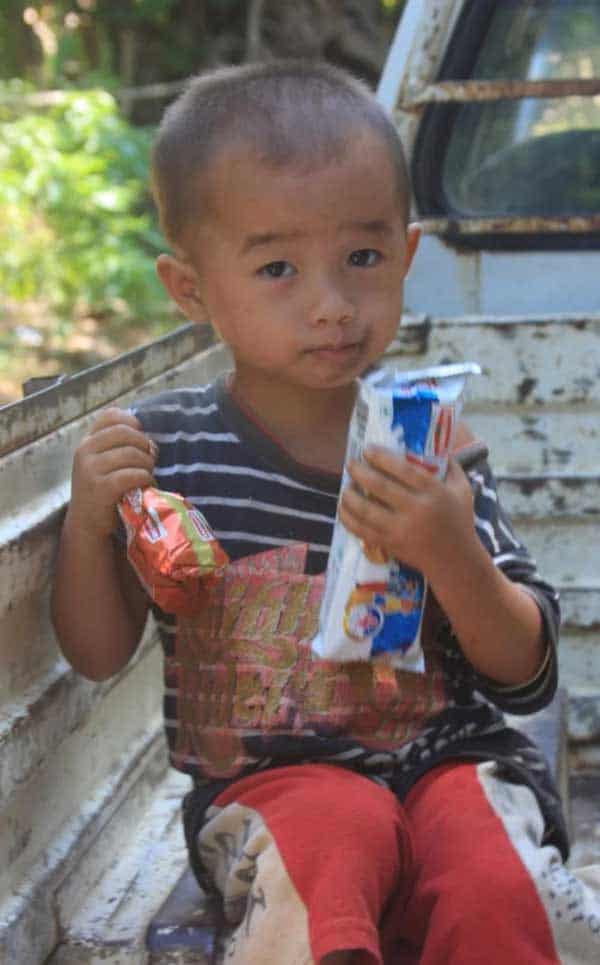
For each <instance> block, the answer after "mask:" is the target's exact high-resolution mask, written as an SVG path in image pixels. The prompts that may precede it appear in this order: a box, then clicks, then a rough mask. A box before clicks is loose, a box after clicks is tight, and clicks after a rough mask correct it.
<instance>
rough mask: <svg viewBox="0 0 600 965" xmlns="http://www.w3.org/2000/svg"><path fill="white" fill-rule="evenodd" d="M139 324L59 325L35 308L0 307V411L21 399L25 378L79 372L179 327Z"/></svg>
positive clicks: (86, 319)
mask: <svg viewBox="0 0 600 965" xmlns="http://www.w3.org/2000/svg"><path fill="white" fill-rule="evenodd" d="M182 321H183V319H182V318H181V317H180V316H177V315H176V314H175V313H173V319H172V322H171V321H165V320H161V321H156V322H153V323H150V324H148V323H145V322H144V321H141V320H133V319H127V318H126V317H124V316H123V315H112V316H107V317H97V316H93V317H92V316H83V317H80V318H77V319H75V320H74V321H73V322H69V323H65V322H64V321H61V320H60V319H58V318H56V317H55V316H53V315H52V314H51V313H50V312H48V311H47V310H46V309H45V307H44V306H43V305H40V304H37V303H36V304H29V305H23V304H19V305H18V306H17V305H14V304H9V303H6V302H5V303H4V304H3V305H2V306H1V307H0V406H2V405H6V404H7V403H10V402H16V401H17V400H18V399H21V398H22V395H23V393H22V385H23V383H24V382H25V381H26V380H27V379H30V378H33V377H36V376H44V375H63V374H72V373H74V372H79V371H81V370H82V369H85V368H89V367H90V366H92V365H97V364H98V363H99V362H104V361H106V360H107V359H111V358H114V357H115V356H116V355H120V354H121V353H122V352H126V351H128V350H129V349H133V348H137V347H138V346H139V345H143V344H144V343H146V342H149V341H152V339H155V338H158V337H159V336H160V335H163V334H165V332H167V331H168V330H169V328H172V327H173V328H174V327H175V326H176V325H180V324H181V323H182Z"/></svg>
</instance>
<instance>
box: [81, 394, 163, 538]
mask: <svg viewBox="0 0 600 965" xmlns="http://www.w3.org/2000/svg"><path fill="white" fill-rule="evenodd" d="M157 455H158V449H157V447H156V444H155V443H154V442H153V441H152V440H151V439H149V438H148V436H146V435H144V433H143V432H142V430H141V426H140V423H139V422H138V420H137V419H136V418H135V416H133V415H131V413H129V412H125V411H124V410H123V409H118V408H116V407H111V408H110V409H106V410H105V411H104V412H102V414H101V415H100V416H99V417H98V418H97V419H96V421H95V422H94V424H93V426H92V429H91V432H90V434H89V435H88V436H86V438H85V439H84V440H83V442H82V443H81V444H80V446H79V447H78V449H77V451H76V453H75V458H74V460H73V481H72V488H71V503H70V506H69V517H70V523H71V524H72V525H73V526H76V527H77V529H78V531H79V532H80V533H83V534H84V535H89V536H91V537H94V538H98V537H105V536H108V535H109V534H110V533H111V532H113V530H114V528H115V526H116V524H117V509H116V506H117V503H118V501H119V499H120V498H121V496H122V495H123V494H124V493H126V492H127V490H129V489H133V488H134V487H136V486H149V485H151V484H152V483H153V482H154V480H153V478H152V473H153V471H154V463H155V461H156V457H157Z"/></svg>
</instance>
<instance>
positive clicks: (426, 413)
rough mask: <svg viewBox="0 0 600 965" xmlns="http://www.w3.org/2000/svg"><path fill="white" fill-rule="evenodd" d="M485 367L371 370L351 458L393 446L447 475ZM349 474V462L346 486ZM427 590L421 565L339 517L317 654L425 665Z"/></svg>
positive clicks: (416, 668) (360, 399)
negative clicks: (392, 553)
mask: <svg viewBox="0 0 600 965" xmlns="http://www.w3.org/2000/svg"><path fill="white" fill-rule="evenodd" d="M480 373H481V369H480V367H479V366H478V365H477V364H476V363H474V362H465V363H460V364H458V363H457V364H453V365H440V366H435V367H432V368H428V369H420V370H418V371H413V372H394V371H390V370H387V369H378V370H377V371H375V372H372V373H371V374H370V375H368V376H367V377H366V378H364V379H363V380H361V383H360V386H359V391H358V396H357V400H356V404H355V407H354V412H353V414H352V419H351V422H350V430H349V434H348V446H347V450H346V460H345V463H346V465H347V464H348V462H349V461H350V460H360V459H361V458H362V454H363V450H364V449H365V447H366V446H368V445H379V446H387V447H389V448H391V449H394V450H395V451H396V452H398V453H401V454H405V455H406V457H407V458H408V459H410V460H411V461H415V462H418V463H419V464H420V465H423V466H425V467H426V468H427V469H428V470H429V471H430V472H433V473H435V474H436V475H437V476H439V477H440V478H443V477H444V476H445V474H446V469H447V466H448V456H449V453H450V451H451V449H452V446H453V441H454V432H455V427H456V424H457V422H458V419H459V417H460V413H461V410H462V404H463V399H464V390H465V385H466V382H467V379H468V377H469V376H471V375H479V374H480ZM349 482H350V477H349V476H348V473H347V471H346V470H344V475H343V479H342V490H343V489H344V487H345V486H346V485H347V484H348V483H349ZM426 592H427V585H426V581H425V578H424V576H423V574H422V573H420V572H419V571H418V570H414V569H412V568H410V567H408V566H406V565H404V564H403V563H402V562H401V561H399V560H395V559H389V558H387V557H386V555H385V553H383V552H382V551H381V550H380V549H379V548H378V547H369V546H365V545H364V544H363V543H362V542H361V541H360V540H359V539H357V537H355V536H354V535H353V534H352V533H349V532H348V530H347V529H346V528H345V527H344V525H343V524H342V523H341V521H340V520H339V518H338V519H336V522H335V526H334V531H333V540H332V544H331V551H330V554H329V562H328V566H327V574H326V582H325V593H324V596H323V603H322V606H321V613H320V622H319V633H318V634H317V636H316V637H315V638H314V640H313V641H312V650H313V654H314V656H315V657H319V658H321V659H327V660H341V661H346V660H372V659H382V660H385V661H386V662H387V663H389V664H390V665H391V666H393V667H396V668H398V669H403V670H409V671H413V672H415V673H422V672H423V671H424V669H425V667H424V659H423V650H422V647H421V626H422V622H423V612H424V609H425V597H426Z"/></svg>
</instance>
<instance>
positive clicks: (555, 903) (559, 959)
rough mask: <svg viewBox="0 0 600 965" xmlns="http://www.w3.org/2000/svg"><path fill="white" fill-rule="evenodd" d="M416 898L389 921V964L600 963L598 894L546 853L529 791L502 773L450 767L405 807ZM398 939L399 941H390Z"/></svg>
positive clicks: (486, 767)
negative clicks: (397, 936) (396, 935)
mask: <svg viewBox="0 0 600 965" xmlns="http://www.w3.org/2000/svg"><path fill="white" fill-rule="evenodd" d="M405 807H406V813H407V817H408V819H409V821H410V823H411V834H412V839H413V845H414V856H415V869H416V874H415V880H414V883H413V891H412V893H411V895H410V897H409V900H408V902H407V904H406V906H405V907H404V908H397V909H396V910H395V913H393V914H392V913H390V916H389V919H388V922H387V925H388V927H389V936H390V938H392V935H393V931H396V929H398V927H399V928H400V929H401V933H402V941H401V942H400V944H398V943H397V941H396V942H393V943H392V950H391V951H390V952H389V954H388V955H387V956H386V958H385V960H386V962H388V961H389V962H390V963H391V962H394V963H396V962H398V963H400V962H402V963H403V965H404V963H406V965H409V963H413V962H414V963H416V962H419V963H421V965H442V963H444V965H449V963H456V965H480V963H481V962H485V963H486V965H506V962H519V963H521V962H523V963H525V962H526V963H527V965H542V963H544V965H550V963H552V965H560V963H562V965H589V963H590V962H595V961H599V962H600V900H599V899H600V893H599V892H598V891H597V890H596V891H595V890H594V888H593V887H591V882H592V876H591V873H590V874H589V875H588V880H589V884H585V883H584V881H583V877H582V878H581V879H578V878H576V877H575V876H574V875H573V874H571V873H570V872H569V871H568V870H567V868H566V867H565V865H564V864H563V861H562V859H561V857H560V854H559V853H558V851H557V850H556V848H554V847H552V846H549V845H545V846H544V845H542V843H541V841H542V835H543V829H544V825H543V818H542V815H541V813H540V810H539V807H538V804H537V801H536V800H535V797H534V795H533V793H532V792H531V791H530V790H529V788H527V787H524V786H521V785H517V784H511V783H508V782H507V781H504V780H501V779H499V778H498V777H497V776H496V766H495V765H494V764H493V763H491V762H486V763H484V764H479V765H473V764H452V765H447V766H442V767H438V768H436V769H435V770H433V771H431V773H430V774H428V775H426V776H425V777H424V778H422V779H421V780H420V781H419V782H418V784H417V785H416V786H415V787H414V788H413V790H412V791H411V792H410V794H409V795H408V797H407V800H406V802H405ZM392 930H393V931H392Z"/></svg>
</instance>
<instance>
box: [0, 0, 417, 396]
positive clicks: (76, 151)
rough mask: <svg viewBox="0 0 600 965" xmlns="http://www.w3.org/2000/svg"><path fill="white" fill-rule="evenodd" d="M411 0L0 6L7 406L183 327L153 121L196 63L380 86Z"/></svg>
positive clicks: (0, 370) (19, 1) (0, 302)
mask: <svg viewBox="0 0 600 965" xmlns="http://www.w3.org/2000/svg"><path fill="white" fill-rule="evenodd" d="M403 5H404V2H403V0H293V2H281V0H120V2H118V3H115V2H114V0H52V2H39V0H38V2H29V3H27V2H24V0H2V2H1V3H0V405H2V404H6V403H8V402H11V401H14V400H16V399H19V398H21V394H22V393H21V385H22V383H23V382H25V381H26V380H27V379H29V378H31V377H39V376H44V375H54V374H58V373H72V372H75V371H78V370H79V369H82V368H87V367H89V366H91V365H94V364H96V363H97V362H101V361H104V360H105V359H107V358H110V357H112V356H114V355H117V354H119V353H120V352H123V351H126V350H127V349H130V348H134V347H135V346H137V345H140V344H142V343H144V342H147V341H149V340H151V339H153V338H155V337H157V336H159V335H161V334H164V333H165V332H167V331H169V330H170V329H172V328H174V327H175V326H176V325H179V324H181V322H182V318H181V316H178V314H177V312H176V311H175V309H174V307H173V306H172V305H171V304H170V303H169V302H168V300H167V299H166V297H165V295H164V294H163V291H162V288H161V287H160V285H159V283H158V281H157V279H156V276H155V272H154V259H155V257H156V255H157V254H158V252H160V251H161V250H163V249H164V244H163V242H162V239H161V236H160V232H159V229H158V223H157V219H156V215H155V211H154V207H153V203H152V199H151V196H150V193H149V189H148V159H149V149H150V144H151V141H152V135H153V130H154V127H155V125H156V124H157V122H158V120H159V119H160V116H161V114H162V112H163V110H164V108H165V107H166V106H167V104H168V103H169V102H170V100H172V99H173V97H175V96H176V95H177V93H178V92H179V91H180V90H181V87H182V84H183V82H184V80H185V78H187V77H188V76H189V75H190V74H194V73H196V72H198V71H200V70H202V69H204V68H207V67H214V66H217V65H219V64H228V63H242V62H244V61H249V60H263V59H268V58H272V57H276V56H289V55H292V56H306V57H320V58H324V59H326V60H329V61H331V62H333V63H336V64H339V65H341V66H343V67H345V68H347V69H349V70H350V71H352V72H353V73H354V74H356V75H357V76H359V77H361V78H363V79H364V80H365V81H367V82H368V83H369V84H370V85H372V86H375V85H376V83H377V80H378V77H379V73H380V71H381V69H382V67H383V62H384V59H385V54H386V51H387V49H388V46H389V43H390V41H391V37H392V34H393V30H394V27H395V25H396V22H397V20H398V17H399V15H400V13H401V9H402V7H403Z"/></svg>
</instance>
